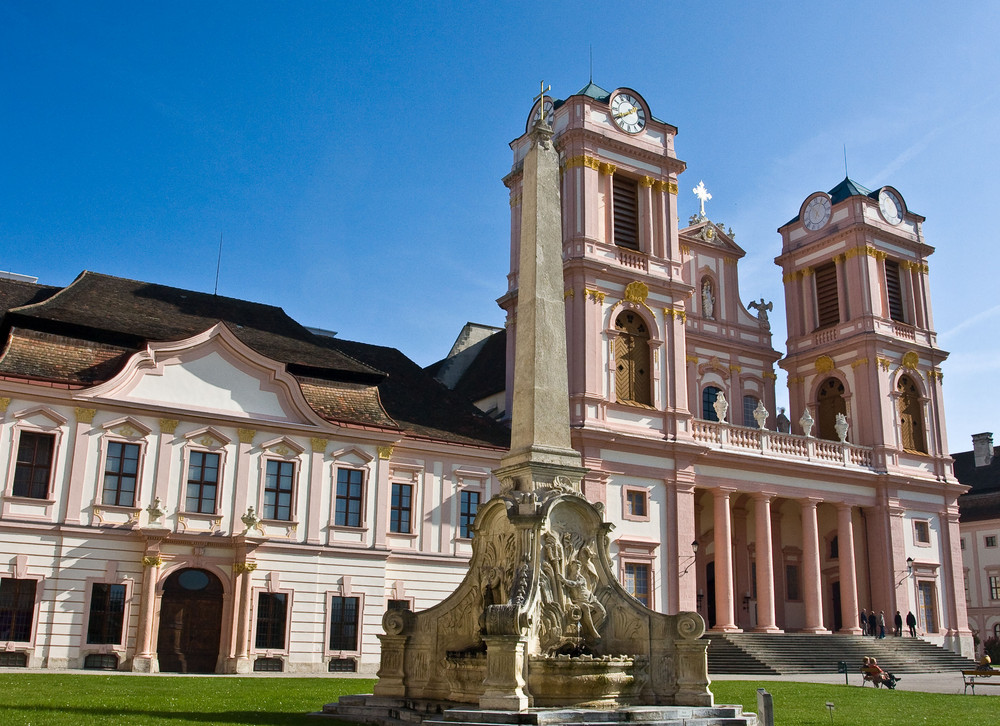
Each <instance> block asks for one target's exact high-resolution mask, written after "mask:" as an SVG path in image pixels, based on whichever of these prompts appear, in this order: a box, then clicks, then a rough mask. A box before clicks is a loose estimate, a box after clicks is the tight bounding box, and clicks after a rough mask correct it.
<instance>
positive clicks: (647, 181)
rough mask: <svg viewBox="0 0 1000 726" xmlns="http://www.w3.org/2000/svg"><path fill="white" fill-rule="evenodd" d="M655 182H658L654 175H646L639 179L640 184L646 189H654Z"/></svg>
mask: <svg viewBox="0 0 1000 726" xmlns="http://www.w3.org/2000/svg"><path fill="white" fill-rule="evenodd" d="M655 183H656V180H655V179H653V177H651V176H644V177H643V178H642V179H640V180H639V186H641V187H643V188H645V189H652V188H653V184H655Z"/></svg>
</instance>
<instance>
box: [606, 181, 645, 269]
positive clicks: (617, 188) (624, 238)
mask: <svg viewBox="0 0 1000 726" xmlns="http://www.w3.org/2000/svg"><path fill="white" fill-rule="evenodd" d="M612 180H613V182H612V187H613V190H614V215H615V244H616V245H618V246H619V247H628V248H629V249H631V250H638V249H639V185H638V183H636V181H635V180H634V179H629V178H628V177H623V176H619V175H618V174H615V175H614V176H613V177H612Z"/></svg>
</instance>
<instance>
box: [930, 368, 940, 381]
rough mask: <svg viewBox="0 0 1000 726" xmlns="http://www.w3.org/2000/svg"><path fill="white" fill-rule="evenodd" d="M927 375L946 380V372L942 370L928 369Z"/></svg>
mask: <svg viewBox="0 0 1000 726" xmlns="http://www.w3.org/2000/svg"><path fill="white" fill-rule="evenodd" d="M927 377H928V378H934V379H937V380H939V381H943V380H944V373H943V372H941V371H938V370H930V371H927Z"/></svg>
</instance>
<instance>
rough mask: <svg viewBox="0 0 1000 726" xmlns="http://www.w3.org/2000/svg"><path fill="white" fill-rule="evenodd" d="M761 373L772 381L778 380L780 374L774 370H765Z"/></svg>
mask: <svg viewBox="0 0 1000 726" xmlns="http://www.w3.org/2000/svg"><path fill="white" fill-rule="evenodd" d="M761 375H762V376H764V378H767V379H768V380H771V381H776V380H778V374H777V373H775V372H774V371H764V372H763V373H762V374H761Z"/></svg>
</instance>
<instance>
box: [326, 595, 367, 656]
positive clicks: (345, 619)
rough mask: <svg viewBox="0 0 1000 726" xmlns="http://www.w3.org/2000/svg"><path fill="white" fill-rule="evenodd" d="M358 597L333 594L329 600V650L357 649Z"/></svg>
mask: <svg viewBox="0 0 1000 726" xmlns="http://www.w3.org/2000/svg"><path fill="white" fill-rule="evenodd" d="M359 600H360V598H357V597H341V596H339V595H334V596H333V598H332V599H331V601H330V650H357V649H358V618H359V616H360V613H359V612H358V609H359V608H358V606H359V604H360V602H359Z"/></svg>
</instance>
